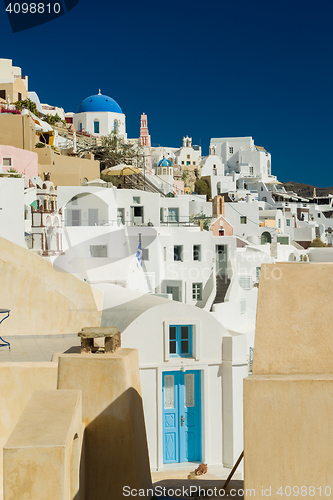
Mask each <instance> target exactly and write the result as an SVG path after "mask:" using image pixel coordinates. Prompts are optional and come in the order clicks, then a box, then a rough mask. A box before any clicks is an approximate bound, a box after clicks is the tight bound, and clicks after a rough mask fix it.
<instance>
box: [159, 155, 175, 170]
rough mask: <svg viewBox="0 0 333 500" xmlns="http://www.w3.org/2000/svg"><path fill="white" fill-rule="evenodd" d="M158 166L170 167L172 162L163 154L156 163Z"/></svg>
mask: <svg viewBox="0 0 333 500" xmlns="http://www.w3.org/2000/svg"><path fill="white" fill-rule="evenodd" d="M158 167H172V163H171V161H170V160H168V159H167V158H165V156H164V157H163V158H162V160H161V161H160V162H159V163H158Z"/></svg>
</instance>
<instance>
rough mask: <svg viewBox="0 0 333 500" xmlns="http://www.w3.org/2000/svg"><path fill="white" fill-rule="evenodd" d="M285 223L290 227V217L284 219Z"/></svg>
mask: <svg viewBox="0 0 333 500" xmlns="http://www.w3.org/2000/svg"><path fill="white" fill-rule="evenodd" d="M286 224H287V226H289V227H290V219H286Z"/></svg>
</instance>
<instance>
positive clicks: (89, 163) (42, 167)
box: [35, 147, 100, 186]
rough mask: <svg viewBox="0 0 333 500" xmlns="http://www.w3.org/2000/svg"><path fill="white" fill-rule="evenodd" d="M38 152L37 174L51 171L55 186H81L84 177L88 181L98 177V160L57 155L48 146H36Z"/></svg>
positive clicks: (41, 174) (41, 175)
mask: <svg viewBox="0 0 333 500" xmlns="http://www.w3.org/2000/svg"><path fill="white" fill-rule="evenodd" d="M35 151H36V152H37V154H38V175H39V176H40V177H41V178H42V179H43V178H44V177H43V173H44V172H50V173H51V181H52V182H53V184H54V185H55V186H81V185H82V182H83V180H84V178H86V179H87V180H88V181H92V180H94V179H99V177H100V168H99V161H96V160H91V159H86V158H77V157H74V156H65V155H59V154H57V153H56V152H55V151H53V149H51V148H50V147H45V148H36V149H35Z"/></svg>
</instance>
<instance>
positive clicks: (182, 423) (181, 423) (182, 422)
mask: <svg viewBox="0 0 333 500" xmlns="http://www.w3.org/2000/svg"><path fill="white" fill-rule="evenodd" d="M184 420H186V418H184V416H183V415H182V416H181V417H180V425H181V426H182V427H183V425H184Z"/></svg>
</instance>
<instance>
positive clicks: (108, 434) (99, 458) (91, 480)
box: [80, 381, 151, 500]
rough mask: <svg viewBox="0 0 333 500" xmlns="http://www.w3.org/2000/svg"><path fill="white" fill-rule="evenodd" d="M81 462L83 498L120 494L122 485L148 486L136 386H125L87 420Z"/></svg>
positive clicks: (138, 396)
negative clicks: (102, 409)
mask: <svg viewBox="0 0 333 500" xmlns="http://www.w3.org/2000/svg"><path fill="white" fill-rule="evenodd" d="M101 383H102V381H101ZM84 462H85V467H84V476H85V477H84V487H85V499H86V500H96V499H97V498H98V499H99V500H102V499H103V500H104V499H105V500H106V499H108V500H109V499H110V498H115V499H116V498H122V497H123V488H124V487H125V486H129V487H130V488H131V489H132V488H137V489H139V488H149V487H150V486H151V482H150V481H149V479H150V478H149V479H148V475H147V471H149V470H150V465H149V456H148V443H147V438H146V427H145V421H144V416H143V405H142V398H141V396H140V395H139V394H138V392H137V391H136V390H135V389H133V388H129V389H127V390H126V391H125V392H124V393H123V394H122V395H121V396H119V397H118V398H117V399H116V400H115V401H114V402H112V403H111V404H110V405H109V406H108V407H107V408H106V409H105V410H104V411H103V412H102V413H100V414H99V415H98V417H96V418H95V419H94V420H93V421H92V422H91V423H90V424H88V426H87V427H86V429H85V433H84ZM106 471H107V473H106ZM81 484H82V483H81ZM80 490H81V488H80Z"/></svg>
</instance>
